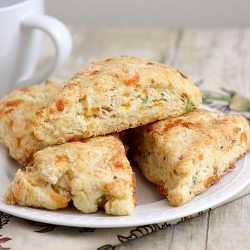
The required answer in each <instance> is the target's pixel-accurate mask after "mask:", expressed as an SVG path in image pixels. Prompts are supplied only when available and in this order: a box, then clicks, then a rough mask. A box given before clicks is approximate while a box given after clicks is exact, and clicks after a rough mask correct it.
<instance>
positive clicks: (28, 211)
mask: <svg viewBox="0 0 250 250" xmlns="http://www.w3.org/2000/svg"><path fill="white" fill-rule="evenodd" d="M200 107H201V108H206V109H210V110H214V109H211V108H209V107H207V106H204V105H202V106H200ZM235 165H236V168H237V165H238V168H240V169H239V171H238V172H237V171H236V172H234V169H233V170H231V171H230V172H229V173H227V174H226V175H224V176H223V177H222V179H221V180H220V182H217V183H216V184H213V185H212V186H213V187H215V188H214V189H215V191H214V192H213V193H211V194H208V195H206V192H207V190H205V191H204V192H202V193H201V198H200V199H199V198H198V199H196V200H195V198H196V197H195V198H193V199H192V200H191V201H189V202H188V203H186V204H184V205H182V206H180V207H170V208H168V209H167V207H166V208H165V209H164V205H166V202H167V200H166V199H163V200H160V201H156V202H152V203H147V204H142V205H138V206H136V207H135V213H134V214H132V215H128V216H112V215H106V214H104V213H103V215H102V212H101V213H99V212H97V213H95V214H83V213H81V212H80V211H79V214H78V213H77V214H76V215H74V214H65V213H64V212H65V210H64V209H60V210H57V211H50V210H46V209H39V208H31V207H23V206H20V205H7V204H6V203H5V200H4V197H2V196H0V211H2V212H4V213H8V214H11V215H13V216H17V217H19V218H23V219H27V220H34V221H39V222H43V223H48V224H53V225H60V226H71V227H91V228H117V227H120V228H123V227H132V226H142V225H147V224H155V223H170V224H171V222H174V221H176V220H177V219H179V220H180V219H181V218H183V217H186V216H191V215H194V214H197V213H201V212H204V211H207V210H209V209H212V208H214V207H216V206H218V205H220V204H222V203H224V202H225V201H227V200H228V199H230V198H231V197H233V196H234V195H236V194H237V193H238V192H240V191H241V190H242V189H243V188H244V187H246V186H247V185H248V184H249V183H250V153H248V154H246V155H245V156H244V157H242V158H241V159H239V160H238V161H237V162H236V163H235ZM0 172H1V169H0ZM230 175H231V177H232V175H235V176H234V177H233V178H232V179H231V180H230V181H229V183H227V184H224V185H223V183H224V181H225V180H227V178H229V177H228V176H230ZM231 177H230V178H231ZM215 185H217V187H220V186H222V187H221V188H216V186H215ZM212 186H211V187H212ZM0 187H1V183H0ZM209 188H210V187H209ZM227 190H230V192H226V191H227ZM207 193H208V192H207ZM202 196H204V197H202ZM216 196H218V197H216ZM147 206H148V207H150V206H156V207H158V209H157V211H151V212H144V213H140V210H141V209H142V208H143V209H142V211H143V210H144V211H147Z"/></svg>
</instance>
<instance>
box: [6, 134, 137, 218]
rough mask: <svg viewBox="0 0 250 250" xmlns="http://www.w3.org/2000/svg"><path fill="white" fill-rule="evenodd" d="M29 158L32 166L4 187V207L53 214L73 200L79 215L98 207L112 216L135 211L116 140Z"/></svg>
mask: <svg viewBox="0 0 250 250" xmlns="http://www.w3.org/2000/svg"><path fill="white" fill-rule="evenodd" d="M34 159H35V164H34V167H33V168H31V167H28V168H26V169H27V172H22V171H20V170H19V171H18V172H17V174H16V176H15V178H14V180H13V182H12V183H11V184H10V186H9V187H8V190H7V191H6V193H5V200H6V202H7V203H8V204H16V203H17V204H20V205H22V206H32V207H40V208H47V209H52V210H55V209H58V208H64V207H66V206H67V205H68V202H69V201H71V200H72V201H73V203H74V206H75V207H76V208H77V209H79V210H80V211H82V212H83V213H93V212H96V211H97V210H98V207H104V209H105V212H106V213H107V214H111V215H129V214H132V213H133V212H134V206H135V203H136V200H135V198H134V192H135V191H136V184H135V175H134V173H133V171H132V169H131V166H130V164H129V161H128V160H127V158H126V150H125V147H124V145H123V143H122V142H121V141H120V139H119V138H118V136H117V135H107V136H99V137H94V138H89V139H85V140H84V141H81V142H69V143H65V144H62V145H56V146H50V147H47V148H45V149H43V150H40V151H38V152H36V153H35V154H34Z"/></svg>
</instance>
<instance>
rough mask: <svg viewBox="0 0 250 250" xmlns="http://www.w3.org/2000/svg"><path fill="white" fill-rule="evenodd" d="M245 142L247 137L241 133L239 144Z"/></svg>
mask: <svg viewBox="0 0 250 250" xmlns="http://www.w3.org/2000/svg"><path fill="white" fill-rule="evenodd" d="M246 141H247V136H246V134H245V133H242V134H241V135H240V143H242V142H246Z"/></svg>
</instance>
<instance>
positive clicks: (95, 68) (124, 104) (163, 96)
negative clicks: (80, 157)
mask: <svg viewBox="0 0 250 250" xmlns="http://www.w3.org/2000/svg"><path fill="white" fill-rule="evenodd" d="M187 104H190V105H191V106H192V107H197V106H199V105H200V104H201V93H200V91H199V90H198V88H197V87H196V86H195V85H194V84H193V83H192V82H191V81H190V80H189V79H188V78H187V77H186V76H185V75H184V74H182V73H180V72H179V71H178V70H177V69H175V68H174V67H172V66H169V65H164V64H161V63H156V62H150V61H147V60H144V59H140V58H136V57H126V56H123V57H116V58H110V59H107V60H99V61H95V62H93V63H91V64H90V65H89V66H87V67H86V68H84V69H83V70H81V71H79V72H78V73H77V74H76V75H75V76H74V77H73V78H72V79H71V80H70V81H69V82H68V84H66V85H65V86H64V88H63V89H62V90H61V91H60V92H59V93H58V94H57V95H56V96H55V98H54V99H53V100H52V102H51V103H50V105H49V106H48V107H47V108H46V109H44V110H42V111H40V112H38V113H37V119H36V122H35V124H34V132H35V135H36V136H37V137H38V138H39V139H40V140H42V141H44V143H45V144H60V143H65V142H66V141H75V140H79V139H82V138H88V137H91V136H93V135H94V136H96V135H103V134H108V133H111V132H119V131H122V130H124V129H128V128H133V127H137V126H140V125H143V124H147V123H149V122H153V121H156V120H160V119H163V118H167V117H175V116H179V115H181V114H183V113H185V112H186V111H187V110H186V107H187Z"/></svg>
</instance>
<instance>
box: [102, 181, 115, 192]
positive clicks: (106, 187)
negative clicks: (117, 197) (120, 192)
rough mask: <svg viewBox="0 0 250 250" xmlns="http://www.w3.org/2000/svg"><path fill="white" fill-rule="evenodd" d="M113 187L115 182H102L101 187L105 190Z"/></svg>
mask: <svg viewBox="0 0 250 250" xmlns="http://www.w3.org/2000/svg"><path fill="white" fill-rule="evenodd" d="M114 187H115V183H114V182H110V183H106V184H104V186H103V188H104V189H105V190H107V191H109V190H111V189H113V188H114Z"/></svg>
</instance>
